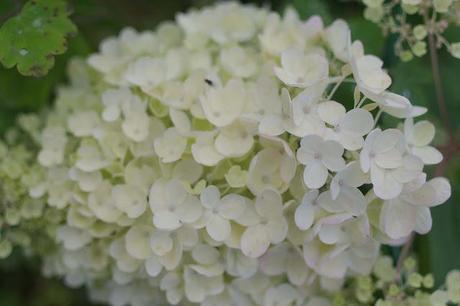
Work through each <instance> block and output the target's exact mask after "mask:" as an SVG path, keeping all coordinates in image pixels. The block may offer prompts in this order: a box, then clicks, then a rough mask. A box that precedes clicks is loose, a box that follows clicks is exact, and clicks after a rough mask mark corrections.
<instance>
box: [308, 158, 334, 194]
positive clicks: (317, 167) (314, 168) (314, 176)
mask: <svg viewBox="0 0 460 306" xmlns="http://www.w3.org/2000/svg"><path fill="white" fill-rule="evenodd" d="M327 175H328V171H327V169H326V167H325V166H324V165H323V164H322V163H321V162H320V161H315V162H312V163H310V164H308V165H307V166H306V167H305V170H304V173H303V180H304V182H305V185H307V187H308V188H311V189H319V188H321V187H322V186H323V185H324V184H325V183H326V180H327Z"/></svg>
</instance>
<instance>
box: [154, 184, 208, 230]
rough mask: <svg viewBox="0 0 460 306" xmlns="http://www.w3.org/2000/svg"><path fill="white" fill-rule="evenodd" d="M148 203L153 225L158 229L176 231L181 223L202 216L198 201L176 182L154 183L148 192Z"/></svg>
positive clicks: (193, 220) (191, 221) (189, 221)
mask: <svg viewBox="0 0 460 306" xmlns="http://www.w3.org/2000/svg"><path fill="white" fill-rule="evenodd" d="M149 203H150V208H151V210H152V213H153V224H154V225H155V226H156V227H158V228H159V229H164V230H175V229H178V228H179V227H181V226H182V224H183V223H188V224H191V223H193V222H195V221H197V220H198V219H199V218H200V217H201V214H202V207H201V204H200V201H199V199H198V198H197V197H195V196H193V195H190V194H188V193H187V191H186V189H185V188H184V185H182V183H181V182H179V181H177V180H170V181H165V180H158V181H156V182H155V183H154V184H153V186H152V189H151V190H150V195H149Z"/></svg>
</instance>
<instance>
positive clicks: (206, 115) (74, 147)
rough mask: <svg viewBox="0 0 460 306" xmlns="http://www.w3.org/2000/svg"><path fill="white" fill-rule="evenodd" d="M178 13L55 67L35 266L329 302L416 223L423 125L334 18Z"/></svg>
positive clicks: (236, 299) (120, 285)
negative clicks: (43, 247) (51, 214)
mask: <svg viewBox="0 0 460 306" xmlns="http://www.w3.org/2000/svg"><path fill="white" fill-rule="evenodd" d="M176 21H177V22H176V23H164V24H162V25H160V26H159V27H158V29H157V30H156V31H154V32H148V31H147V32H142V33H138V32H136V31H135V30H133V29H129V28H128V29H125V30H123V31H122V33H121V34H120V36H119V37H115V38H109V39H107V40H105V41H104V42H103V43H102V45H101V48H100V52H99V53H97V54H94V55H91V56H90V57H89V58H88V59H87V60H86V61H83V60H74V61H73V62H72V63H71V64H70V67H69V79H70V85H69V86H65V87H61V88H59V90H58V92H57V99H56V101H55V105H54V107H53V108H52V109H51V110H50V111H49V113H48V115H47V116H46V119H44V121H43V122H42V125H43V128H40V129H39V130H40V132H39V135H38V136H37V138H38V140H39V142H40V145H41V149H40V151H39V152H38V154H37V165H36V166H34V167H41V170H40V171H38V172H37V173H43V175H41V176H40V177H39V179H37V180H34V184H30V186H29V185H28V186H27V190H28V194H29V196H30V199H31V200H33V201H42V202H44V203H46V205H47V208H49V209H50V210H52V211H58V212H61V213H62V215H64V218H62V219H61V223H60V224H59V226H57V227H55V228H53V229H51V230H49V231H48V232H49V234H50V235H51V237H53V238H54V240H55V242H56V244H57V251H55V252H50V253H49V254H48V255H47V256H46V257H45V263H44V272H45V274H46V275H58V276H62V277H64V279H65V281H66V283H67V284H68V285H70V286H80V285H86V286H87V287H88V288H89V289H90V293H91V297H92V298H93V299H94V300H96V301H103V302H108V303H110V304H111V305H117V306H121V305H135V306H143V305H152V304H154V305H157V304H158V305H159V304H162V303H169V304H178V303H181V302H182V303H187V302H191V303H198V304H202V305H235V304H236V305H254V304H256V305H305V303H306V305H309V306H316V305H329V301H328V300H327V299H324V298H321V297H319V294H320V293H319V292H321V290H326V291H334V290H338V289H340V288H341V286H342V284H343V282H344V280H345V279H346V277H347V276H350V275H356V274H358V275H367V274H369V273H370V272H371V271H372V267H373V266H374V263H375V261H376V259H377V258H378V254H379V249H380V245H381V244H382V243H385V244H387V243H391V244H398V243H403V242H404V241H405V240H406V239H407V238H408V237H409V236H410V235H411V233H412V232H414V231H415V232H418V233H426V232H428V231H429V230H430V228H431V215H430V207H432V206H436V205H439V204H441V203H443V202H444V201H446V200H447V199H448V198H449V196H450V185H449V183H448V181H447V180H446V179H444V178H434V179H431V180H428V179H427V176H426V174H425V173H424V172H423V168H424V165H426V164H436V163H438V162H440V161H441V159H442V156H441V154H440V153H439V152H438V151H437V150H436V149H435V148H434V147H432V146H430V142H431V140H432V139H433V137H434V127H433V125H432V124H431V123H430V122H428V121H424V120H423V121H417V122H414V117H417V116H419V115H422V114H423V113H424V112H425V111H426V110H425V109H424V108H421V107H417V106H413V105H412V104H411V103H410V102H409V101H408V100H407V99H406V98H405V97H403V96H400V95H398V94H395V93H391V92H389V91H388V90H387V89H388V87H389V86H390V85H391V78H390V77H389V75H388V74H387V73H386V72H385V70H384V69H383V68H382V65H383V63H382V61H381V60H380V59H379V58H377V57H375V56H372V55H367V54H365V53H364V48H363V46H362V44H361V42H360V41H354V42H352V40H351V35H350V31H349V28H348V25H347V24H346V23H345V22H344V21H342V20H337V21H335V22H334V23H333V24H331V25H329V26H327V27H325V26H324V25H323V23H322V20H321V19H320V18H319V17H316V16H315V17H312V18H310V19H309V20H307V21H301V20H300V19H299V18H298V16H297V14H296V13H295V12H294V11H291V10H288V11H287V12H286V13H285V15H284V16H280V15H279V14H277V13H273V12H269V11H267V10H265V9H259V8H256V7H253V6H246V5H240V4H236V3H232V2H230V3H229V2H226V3H221V4H217V5H215V6H213V7H209V8H205V9H202V10H195V11H190V12H188V13H184V14H179V15H178V16H177V18H176ZM349 84H353V86H355V91H354V101H353V94H350V97H351V100H352V101H347V100H344V101H336V99H337V98H336V96H337V95H336V93H337V90H338V89H339V87H342V86H346V85H349ZM347 88H349V87H347ZM382 113H385V114H387V115H390V116H394V117H396V118H400V119H404V120H405V121H404V128H403V129H397V128H390V129H383V130H382V129H381V128H379V127H377V126H376V125H377V123H378V118H379V117H380V115H381V114H382Z"/></svg>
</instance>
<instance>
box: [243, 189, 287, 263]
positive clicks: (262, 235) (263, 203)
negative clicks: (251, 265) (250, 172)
mask: <svg viewBox="0 0 460 306" xmlns="http://www.w3.org/2000/svg"><path fill="white" fill-rule="evenodd" d="M255 209H256V212H257V215H258V217H259V218H258V220H257V221H256V222H255V223H254V224H251V225H250V226H249V227H248V228H247V229H246V230H245V231H244V233H243V236H242V237H241V251H242V252H243V254H245V255H246V256H249V257H253V258H255V257H260V256H261V255H262V254H264V253H265V251H267V249H268V247H269V246H270V244H271V243H273V244H276V243H280V242H281V241H283V240H284V238H286V235H287V229H288V225H287V222H286V219H285V218H284V216H283V203H282V199H281V195H280V194H279V193H278V192H276V191H274V190H270V189H266V190H264V191H263V192H262V193H261V194H260V195H259V196H258V197H257V198H256V202H255Z"/></svg>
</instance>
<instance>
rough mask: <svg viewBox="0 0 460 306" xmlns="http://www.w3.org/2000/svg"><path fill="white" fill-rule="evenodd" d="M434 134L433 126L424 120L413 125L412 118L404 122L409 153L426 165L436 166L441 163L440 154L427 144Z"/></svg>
mask: <svg viewBox="0 0 460 306" xmlns="http://www.w3.org/2000/svg"><path fill="white" fill-rule="evenodd" d="M434 134H435V128H434V125H433V124H432V123H431V122H429V121H426V120H423V121H419V122H417V123H415V124H414V120H413V119H412V118H408V119H406V120H405V121H404V136H405V138H406V141H407V145H408V146H409V151H410V152H411V153H412V154H414V155H415V156H417V157H419V158H420V159H421V160H422V161H423V163H425V164H426V165H433V164H438V163H440V162H441V161H442V154H441V152H439V151H438V149H436V148H435V147H432V146H430V145H429V144H430V143H431V141H433V138H434Z"/></svg>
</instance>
